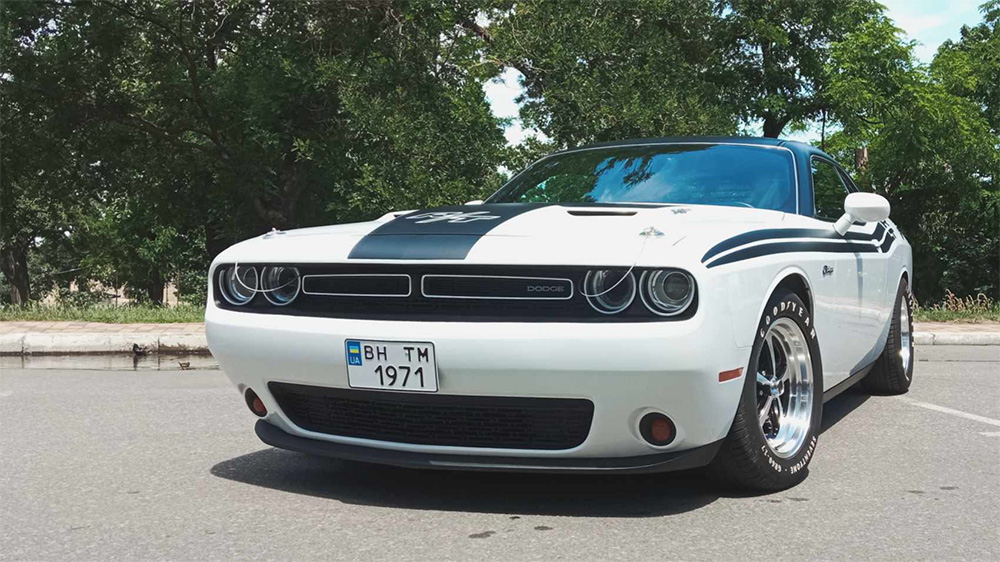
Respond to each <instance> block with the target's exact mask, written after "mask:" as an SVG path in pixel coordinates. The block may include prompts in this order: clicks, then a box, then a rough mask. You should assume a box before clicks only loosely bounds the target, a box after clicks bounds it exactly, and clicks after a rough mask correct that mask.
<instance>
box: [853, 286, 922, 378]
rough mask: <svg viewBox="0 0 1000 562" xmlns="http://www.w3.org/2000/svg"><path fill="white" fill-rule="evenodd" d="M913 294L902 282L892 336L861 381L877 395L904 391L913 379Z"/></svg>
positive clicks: (890, 327)
mask: <svg viewBox="0 0 1000 562" xmlns="http://www.w3.org/2000/svg"><path fill="white" fill-rule="evenodd" d="M912 310H913V295H911V294H910V288H909V286H908V285H907V283H906V279H901V280H900V281H899V288H898V289H897V290H896V303H895V307H893V312H892V320H891V322H890V323H889V338H888V340H886V342H885V349H883V350H882V355H879V356H878V359H876V360H875V365H874V366H873V367H872V370H871V372H870V373H868V375H867V376H865V378H864V380H863V381H862V383H861V384H862V385H863V386H864V389H865V390H867V391H868V392H871V393H874V394H903V393H905V392H906V391H907V390H909V389H910V382H912V381H913V314H911V311H912Z"/></svg>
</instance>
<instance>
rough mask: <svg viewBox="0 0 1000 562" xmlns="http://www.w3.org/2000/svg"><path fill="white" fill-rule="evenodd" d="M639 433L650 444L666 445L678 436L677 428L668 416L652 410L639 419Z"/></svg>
mask: <svg viewBox="0 0 1000 562" xmlns="http://www.w3.org/2000/svg"><path fill="white" fill-rule="evenodd" d="M639 434H640V435H642V438H643V439H645V440H646V442H647V443H649V444H650V445H655V446H657V447H664V446H666V445H669V444H670V443H671V442H673V440H674V437H676V436H677V428H676V427H674V422H672V421H670V418H668V417H667V416H664V415H663V414H659V413H656V412H652V413H649V414H646V415H645V416H643V417H642V419H641V420H639Z"/></svg>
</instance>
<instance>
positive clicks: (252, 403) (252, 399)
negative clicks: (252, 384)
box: [244, 388, 267, 418]
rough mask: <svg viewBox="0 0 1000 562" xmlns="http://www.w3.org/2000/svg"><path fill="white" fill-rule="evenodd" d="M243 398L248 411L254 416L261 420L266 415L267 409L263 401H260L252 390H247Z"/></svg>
mask: <svg viewBox="0 0 1000 562" xmlns="http://www.w3.org/2000/svg"><path fill="white" fill-rule="evenodd" d="M244 398H246V401H247V407H248V408H250V411H251V412H253V413H254V415H256V416H258V417H261V418H262V417H264V416H266V415H267V407H266V406H264V401H263V400H261V399H260V396H257V393H256V392H254V391H253V389H251V388H248V389H247V392H246V394H245V395H244Z"/></svg>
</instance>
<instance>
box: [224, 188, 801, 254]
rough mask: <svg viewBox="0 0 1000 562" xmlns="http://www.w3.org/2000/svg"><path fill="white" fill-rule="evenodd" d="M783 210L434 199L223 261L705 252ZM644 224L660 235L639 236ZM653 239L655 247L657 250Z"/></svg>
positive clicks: (242, 247) (274, 236)
mask: <svg viewBox="0 0 1000 562" xmlns="http://www.w3.org/2000/svg"><path fill="white" fill-rule="evenodd" d="M783 216H784V213H781V212H778V211H768V210H760V209H748V208H741V207H718V206H701V205H652V204H650V205H647V204H628V205H626V204H583V205H564V204H558V205H557V204H540V203H503V204H489V205H463V206H453V207H437V208H432V209H425V210H418V211H409V212H402V213H390V214H388V215H385V216H384V217H382V218H380V219H378V220H376V221H371V222H366V223H355V224H347V225H337V226H328V227H317V228H307V229H300V230H293V231H288V232H284V233H271V234H267V235H264V236H262V237H258V238H255V239H253V240H248V241H247V242H244V243H241V244H238V245H237V246H234V247H233V248H231V249H230V250H227V251H226V252H224V254H223V255H222V256H220V260H227V261H231V260H239V261H247V262H249V261H257V262H260V261H278V262H284V263H292V262H297V263H307V262H341V261H353V260H376V261H387V260H442V261H447V262H456V261H460V262H463V263H484V264H485V263H521V264H536V263H537V264H549V265H558V264H597V263H602V264H606V265H627V264H631V263H633V262H634V261H635V260H636V258H637V256H640V255H642V256H646V255H647V254H649V255H650V257H652V256H660V255H662V251H665V250H666V248H671V253H672V254H676V253H678V252H681V251H684V252H685V253H686V252H692V253H696V252H697V251H698V250H699V249H700V250H702V251H704V249H706V248H708V247H710V246H711V245H712V244H714V243H715V242H718V241H719V240H721V239H723V238H726V237H728V236H731V235H733V234H735V233H738V232H742V231H745V230H747V229H748V228H750V226H749V225H752V224H754V223H774V222H775V221H778V222H780V221H781V220H782V218H783ZM649 229H652V230H649ZM647 230H648V231H649V233H651V234H654V236H648V237H647V236H641V235H640V233H642V232H643V231H647ZM653 247H655V248H657V249H658V251H651V250H653V249H654V248H653ZM648 250H650V251H648ZM699 257H700V254H699ZM643 261H645V260H643ZM640 265H641V264H640Z"/></svg>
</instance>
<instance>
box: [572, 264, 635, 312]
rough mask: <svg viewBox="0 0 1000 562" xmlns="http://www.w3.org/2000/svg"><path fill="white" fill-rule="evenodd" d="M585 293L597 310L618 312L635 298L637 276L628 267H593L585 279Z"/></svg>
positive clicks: (588, 300)
mask: <svg viewBox="0 0 1000 562" xmlns="http://www.w3.org/2000/svg"><path fill="white" fill-rule="evenodd" d="M583 294H584V296H586V297H587V302H589V303H590V306H592V307H593V308H594V310H596V311H597V312H600V313H603V314H617V313H619V312H621V311H623V310H625V309H626V308H628V307H629V305H630V304H632V301H633V300H635V276H633V275H632V272H631V271H629V270H627V269H592V270H590V271H588V272H587V276H586V277H584V279H583Z"/></svg>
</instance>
